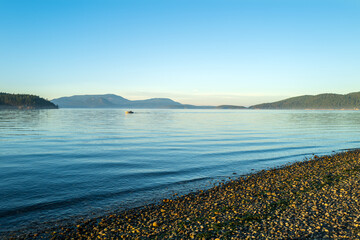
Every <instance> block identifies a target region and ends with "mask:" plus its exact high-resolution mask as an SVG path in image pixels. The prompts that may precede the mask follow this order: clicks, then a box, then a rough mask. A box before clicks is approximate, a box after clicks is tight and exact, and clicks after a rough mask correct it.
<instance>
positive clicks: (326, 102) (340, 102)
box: [249, 92, 360, 110]
mask: <svg viewBox="0 0 360 240" xmlns="http://www.w3.org/2000/svg"><path fill="white" fill-rule="evenodd" d="M249 108H250V109H347V110H351V109H354V110H358V109H359V108H360V92H354V93H349V94H345V95H342V94H332V93H325V94H319V95H304V96H299V97H293V98H288V99H285V100H282V101H278V102H273V103H263V104H258V105H254V106H251V107H249Z"/></svg>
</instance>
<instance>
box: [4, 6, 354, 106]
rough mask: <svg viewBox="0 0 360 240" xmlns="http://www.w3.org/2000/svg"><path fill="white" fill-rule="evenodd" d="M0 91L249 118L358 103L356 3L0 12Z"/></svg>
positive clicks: (55, 8)
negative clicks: (157, 103) (340, 98)
mask: <svg viewBox="0 0 360 240" xmlns="http://www.w3.org/2000/svg"><path fill="white" fill-rule="evenodd" d="M0 91H3V92H10V93H32V94H36V95H40V96H42V97H45V98H48V99H52V98H56V97H61V96H70V95H75V94H102V93H114V94H118V95H121V96H123V97H126V98H129V99H132V100H133V99H145V98H150V97H169V98H172V99H174V100H177V101H180V102H182V103H191V104H199V105H205V104H236V105H246V106H247V105H251V104H256V103H261V102H266V101H273V100H278V99H282V98H284V97H289V96H296V95H302V94H318V93H324V92H333V93H348V92H354V91H360V1H359V0H353V1H352V0H337V1H334V0H282V1H281V0H216V1H215V0H142V1H141V0H82V1H80V0H31V1H29V0H0Z"/></svg>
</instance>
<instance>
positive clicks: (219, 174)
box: [0, 109, 360, 231]
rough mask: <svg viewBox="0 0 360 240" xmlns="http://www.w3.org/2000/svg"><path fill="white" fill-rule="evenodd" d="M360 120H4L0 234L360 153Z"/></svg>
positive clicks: (41, 116)
mask: <svg viewBox="0 0 360 240" xmlns="http://www.w3.org/2000/svg"><path fill="white" fill-rule="evenodd" d="M359 132H360V112H357V111H268V110H263V111H258V110H146V109H142V110H137V111H136V112H135V114H131V115H125V113H124V111H123V110H121V109H59V110H29V111H19V110H5V111H0V192H1V194H2V197H1V198H0V229H1V230H2V231H6V230H12V229H18V228H20V227H24V226H29V224H31V223H36V224H38V223H41V222H45V221H49V220H56V219H65V218H68V217H71V216H74V215H90V214H92V213H101V212H104V211H106V210H113V209H116V208H122V207H131V206H137V205H140V204H143V203H144V202H147V201H152V200H157V199H159V198H161V197H170V195H171V194H172V193H174V192H180V193H186V192H188V191H189V190H190V189H196V188H205V187H208V186H210V183H209V181H210V182H211V183H213V182H214V181H215V180H217V179H222V178H226V177H229V176H233V173H234V172H236V173H237V174H238V175H239V174H247V173H249V172H251V170H252V169H255V170H259V169H264V168H267V167H274V166H279V165H282V164H285V163H288V162H293V161H299V160H303V159H304V158H305V157H310V156H312V154H317V155H321V154H329V153H332V151H339V150H343V149H349V148H357V147H358V145H359V143H360V139H359V137H358V136H359Z"/></svg>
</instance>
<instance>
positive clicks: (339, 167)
mask: <svg viewBox="0 0 360 240" xmlns="http://www.w3.org/2000/svg"><path fill="white" fill-rule="evenodd" d="M49 229H51V230H48V231H43V232H37V233H31V234H26V235H13V236H8V239H72V238H73V239H342V238H344V239H349V238H351V239H357V238H360V150H352V151H348V152H344V153H339V154H335V155H331V156H323V157H317V156H314V158H312V159H309V160H307V161H302V162H297V163H294V164H291V165H285V166H283V167H281V168H276V169H270V170H262V171H260V172H258V173H255V174H251V175H248V176H246V177H240V178H238V179H236V180H231V181H229V182H225V183H220V184H219V185H218V186H215V187H213V188H211V189H209V190H206V191H198V192H196V193H191V194H188V195H184V196H179V197H176V198H174V199H164V200H163V201H162V202H161V203H160V204H152V205H147V206H144V207H141V208H135V209H130V210H126V211H123V212H120V213H116V214H112V215H107V216H104V217H101V218H96V219H92V220H86V221H83V222H81V223H79V224H76V225H71V226H63V227H56V228H49Z"/></svg>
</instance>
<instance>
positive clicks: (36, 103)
mask: <svg viewBox="0 0 360 240" xmlns="http://www.w3.org/2000/svg"><path fill="white" fill-rule="evenodd" d="M56 108H58V106H56V105H55V104H54V103H52V102H50V101H48V100H46V99H44V98H41V97H39V96H35V95H29V94H10V93H0V109H56Z"/></svg>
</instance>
